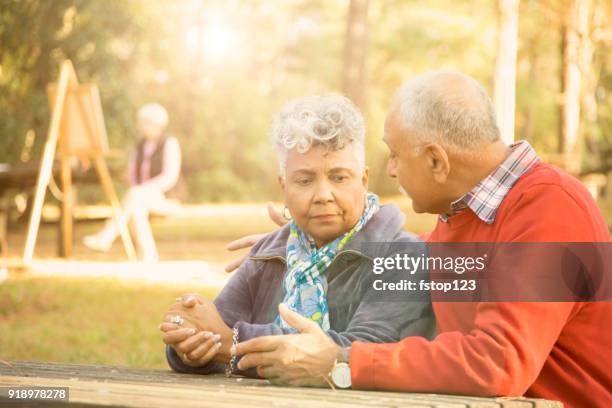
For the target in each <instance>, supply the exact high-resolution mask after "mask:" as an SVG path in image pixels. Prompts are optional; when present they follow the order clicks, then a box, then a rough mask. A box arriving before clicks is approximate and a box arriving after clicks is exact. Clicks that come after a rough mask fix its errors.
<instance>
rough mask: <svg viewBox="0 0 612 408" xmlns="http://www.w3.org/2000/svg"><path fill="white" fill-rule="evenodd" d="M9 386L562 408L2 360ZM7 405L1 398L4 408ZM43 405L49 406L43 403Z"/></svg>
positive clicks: (77, 396) (167, 400)
mask: <svg viewBox="0 0 612 408" xmlns="http://www.w3.org/2000/svg"><path fill="white" fill-rule="evenodd" d="M7 386H11V387H16V386H21V387H24V386H39V387H68V388H69V393H70V400H69V402H70V404H71V405H73V406H87V407H91V406H126V407H147V408H154V407H181V408H183V407H219V408H223V407H248V408H256V407H265V408H272V407H317V408H326V407H333V408H337V407H380V408H384V407H410V408H416V407H478V408H485V407H487V408H488V407H513V408H514V407H516V408H518V407H538V408H543V407H555V408H557V407H562V406H563V405H562V404H561V403H559V402H555V401H546V400H541V399H529V398H477V397H466V396H456V395H439V394H416V393H398V392H383V391H353V390H339V391H334V390H331V389H317V388H292V387H279V386H274V385H271V384H270V383H269V382H268V381H266V380H254V379H248V378H240V377H238V378H236V377H234V378H226V377H225V376H223V375H206V376H205V375H189V374H178V373H174V372H172V371H170V370H153V369H142V368H127V367H118V366H100V365H85V364H64V363H46V362H32V361H15V362H11V361H1V360H0V388H2V387H7ZM2 402H3V401H2V399H1V398H0V405H2ZM65 404H66V403H63V405H65ZM61 405H62V404H58V405H53V406H61ZM9 406H16V405H12V404H11V405H9ZM27 406H32V404H30V405H27ZM41 406H44V407H48V406H49V405H47V404H41Z"/></svg>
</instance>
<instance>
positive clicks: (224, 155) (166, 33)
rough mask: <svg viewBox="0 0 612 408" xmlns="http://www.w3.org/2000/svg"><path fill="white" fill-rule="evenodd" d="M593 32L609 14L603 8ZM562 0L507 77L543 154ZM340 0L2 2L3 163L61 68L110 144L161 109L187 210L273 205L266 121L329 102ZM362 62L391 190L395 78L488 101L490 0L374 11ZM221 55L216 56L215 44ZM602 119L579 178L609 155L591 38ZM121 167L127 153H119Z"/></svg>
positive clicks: (598, 50) (131, 136)
mask: <svg viewBox="0 0 612 408" xmlns="http://www.w3.org/2000/svg"><path fill="white" fill-rule="evenodd" d="M598 4H599V6H600V8H599V11H598V12H599V14H602V13H603V14H604V18H603V19H602V18H599V20H598V21H600V23H601V22H602V21H603V23H602V24H604V25H605V24H607V23H609V22H610V13H611V10H610V7H609V6H607V5H606V4H605V2H601V1H599V2H598ZM564 7H565V2H564V1H562V0H546V1H535V0H524V1H522V2H521V9H520V28H519V37H520V38H519V55H518V66H517V73H518V78H517V90H518V95H517V129H516V135H517V138H525V139H528V140H530V142H532V143H533V144H534V145H535V146H536V148H537V149H538V150H539V151H540V152H554V151H555V150H556V149H557V139H558V122H559V119H558V101H559V89H560V85H559V81H560V74H559V69H560V61H559V58H560V57H559V55H560V53H559V48H560V28H559V27H560V21H561V16H562V13H563V12H564V10H565V8H564ZM347 10H348V1H347V0H344V1H339V0H310V1H307V0H291V1H275V2H272V1H265V0H250V1H237V0H233V1H220V0H218V1H213V0H211V1H197V0H196V1H194V0H176V1H172V2H169V1H163V0H155V1H154V0H123V1H120V0H106V1H95V0H54V1H45V0H4V1H1V2H0V161H6V162H10V163H15V162H18V161H19V160H20V156H21V152H22V149H23V146H24V140H25V137H26V133H27V132H28V130H30V129H31V130H33V131H34V132H35V135H36V138H35V142H34V150H33V151H32V156H33V157H37V156H38V155H39V154H40V152H41V150H42V146H43V143H44V138H45V137H46V129H47V126H48V122H49V108H48V104H47V97H46V92H45V89H46V86H47V84H48V83H49V82H52V81H54V80H55V78H56V76H57V74H58V66H59V63H60V62H61V60H62V59H64V58H70V59H72V60H73V62H74V64H75V67H76V69H77V73H78V75H79V77H80V80H81V81H83V82H87V81H93V82H96V83H98V85H99V86H100V89H101V94H102V99H103V100H102V103H103V108H104V112H105V118H106V124H107V130H108V133H109V138H110V144H111V146H112V147H113V148H117V149H120V150H122V151H123V152H124V153H127V151H128V150H129V149H130V148H131V147H132V145H133V143H134V140H135V139H136V136H137V135H136V133H135V120H134V117H135V112H136V110H137V109H138V107H139V106H140V105H141V104H143V103H146V102H149V101H158V102H159V103H162V104H163V105H165V106H166V107H167V108H168V110H169V112H170V117H171V123H170V131H171V133H173V134H174V135H175V136H177V137H178V138H179V140H180V141H181V143H182V149H183V154H184V175H185V179H186V181H187V183H188V186H189V193H190V196H189V197H190V200H194V201H196V200H213V201H220V200H259V199H275V198H278V194H279V191H278V187H277V182H276V178H277V174H278V168H277V164H276V158H275V156H274V152H273V150H272V148H271V146H270V143H269V137H268V134H269V125H270V121H271V118H272V115H273V114H274V113H275V112H276V111H277V110H278V109H279V108H280V106H281V105H282V104H283V103H284V102H286V101H287V100H288V99H291V98H294V97H298V96H302V95H306V94H313V93H326V92H339V91H340V89H341V84H342V80H341V79H342V78H340V75H341V67H342V57H343V46H344V35H345V30H346V17H347ZM369 14H370V25H369V28H368V30H369V48H368V55H367V62H366V63H367V71H368V80H367V81H366V83H364V84H363V86H364V87H365V88H366V96H367V105H366V107H365V108H364V111H365V115H366V118H367V123H368V142H367V144H368V154H369V157H368V162H369V164H370V166H371V168H372V177H371V187H372V189H373V190H374V191H376V192H378V193H381V194H387V193H391V192H395V191H396V188H397V187H396V185H395V183H394V182H393V181H391V180H389V179H388V178H387V177H386V175H385V165H386V157H387V153H386V150H385V147H384V145H383V144H382V143H381V142H380V138H381V136H382V130H383V121H384V115H385V110H386V107H387V104H388V103H389V100H390V98H391V96H392V93H393V91H394V89H395V88H396V87H397V86H398V85H399V84H400V83H401V82H402V81H403V80H405V79H407V78H410V77H411V76H413V75H415V74H417V73H419V72H422V71H424V70H427V69H433V68H441V67H445V68H453V69H459V70H461V71H464V72H466V73H468V74H470V75H473V76H474V77H476V78H477V79H478V80H480V81H481V82H482V83H484V84H485V86H486V87H487V88H488V89H489V91H492V89H491V84H492V83H493V78H492V75H493V72H494V62H495V54H496V50H495V47H496V29H497V26H496V25H497V19H496V9H495V2H494V1H490V0H470V1H465V0H463V1H456V0H432V1H428V2H427V3H423V2H419V1H416V0H407V1H400V0H384V1H377V2H370V10H369ZM224 44H225V45H226V48H225V49H224V48H223V45H224ZM594 47H595V53H594V63H593V67H594V74H595V75H596V76H597V86H596V89H594V90H593V92H594V93H595V97H596V101H597V117H596V119H595V120H591V121H589V123H586V124H585V125H584V127H583V129H584V135H585V140H586V141H587V147H588V152H587V153H588V154H587V155H585V161H587V162H588V166H586V167H589V168H600V167H602V166H603V167H605V166H606V165H612V163H609V164H606V160H607V157H608V156H610V153H609V151H610V147H609V144H610V139H609V136H608V135H609V134H610V131H611V130H612V103H611V102H612V95H611V94H610V89H612V53H611V52H610V48H611V47H612V43H611V40H610V34H609V33H607V34H606V30H604V34H603V35H601V38H594ZM124 157H125V155H124Z"/></svg>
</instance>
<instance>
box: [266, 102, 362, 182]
mask: <svg viewBox="0 0 612 408" xmlns="http://www.w3.org/2000/svg"><path fill="white" fill-rule="evenodd" d="M364 138H365V123H364V120H363V116H362V115H361V112H360V111H359V109H358V108H357V107H356V106H355V105H354V104H353V103H352V102H351V101H350V100H349V99H348V98H346V97H344V96H341V95H325V96H320V95H315V96H306V97H304V98H300V99H296V100H293V101H291V102H289V103H287V104H286V105H285V106H284V107H283V108H282V110H281V111H280V113H279V114H278V115H277V116H276V118H275V119H274V121H273V123H272V143H273V144H274V147H275V148H276V150H277V152H278V155H279V160H280V171H281V175H282V176H283V177H284V176H285V169H286V167H287V153H288V152H289V150H291V149H296V151H297V152H299V153H305V152H307V151H308V150H310V148H311V147H312V146H317V145H324V146H325V147H327V148H328V149H329V150H340V149H342V148H344V147H345V146H347V145H349V144H350V145H352V146H353V148H354V149H355V152H356V154H357V159H358V160H359V161H360V165H361V166H365V149H364Z"/></svg>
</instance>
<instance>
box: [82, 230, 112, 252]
mask: <svg viewBox="0 0 612 408" xmlns="http://www.w3.org/2000/svg"><path fill="white" fill-rule="evenodd" d="M83 244H85V246H86V247H87V248H89V249H93V250H94V251H100V252H108V251H109V250H110V249H111V247H112V246H113V241H111V240H109V239H106V238H105V237H103V236H101V235H100V234H93V235H87V236H86V237H84V238H83Z"/></svg>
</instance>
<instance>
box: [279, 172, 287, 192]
mask: <svg viewBox="0 0 612 408" xmlns="http://www.w3.org/2000/svg"><path fill="white" fill-rule="evenodd" d="M278 185H279V186H280V188H281V191H282V192H283V193H284V192H285V178H284V177H283V176H278Z"/></svg>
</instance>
